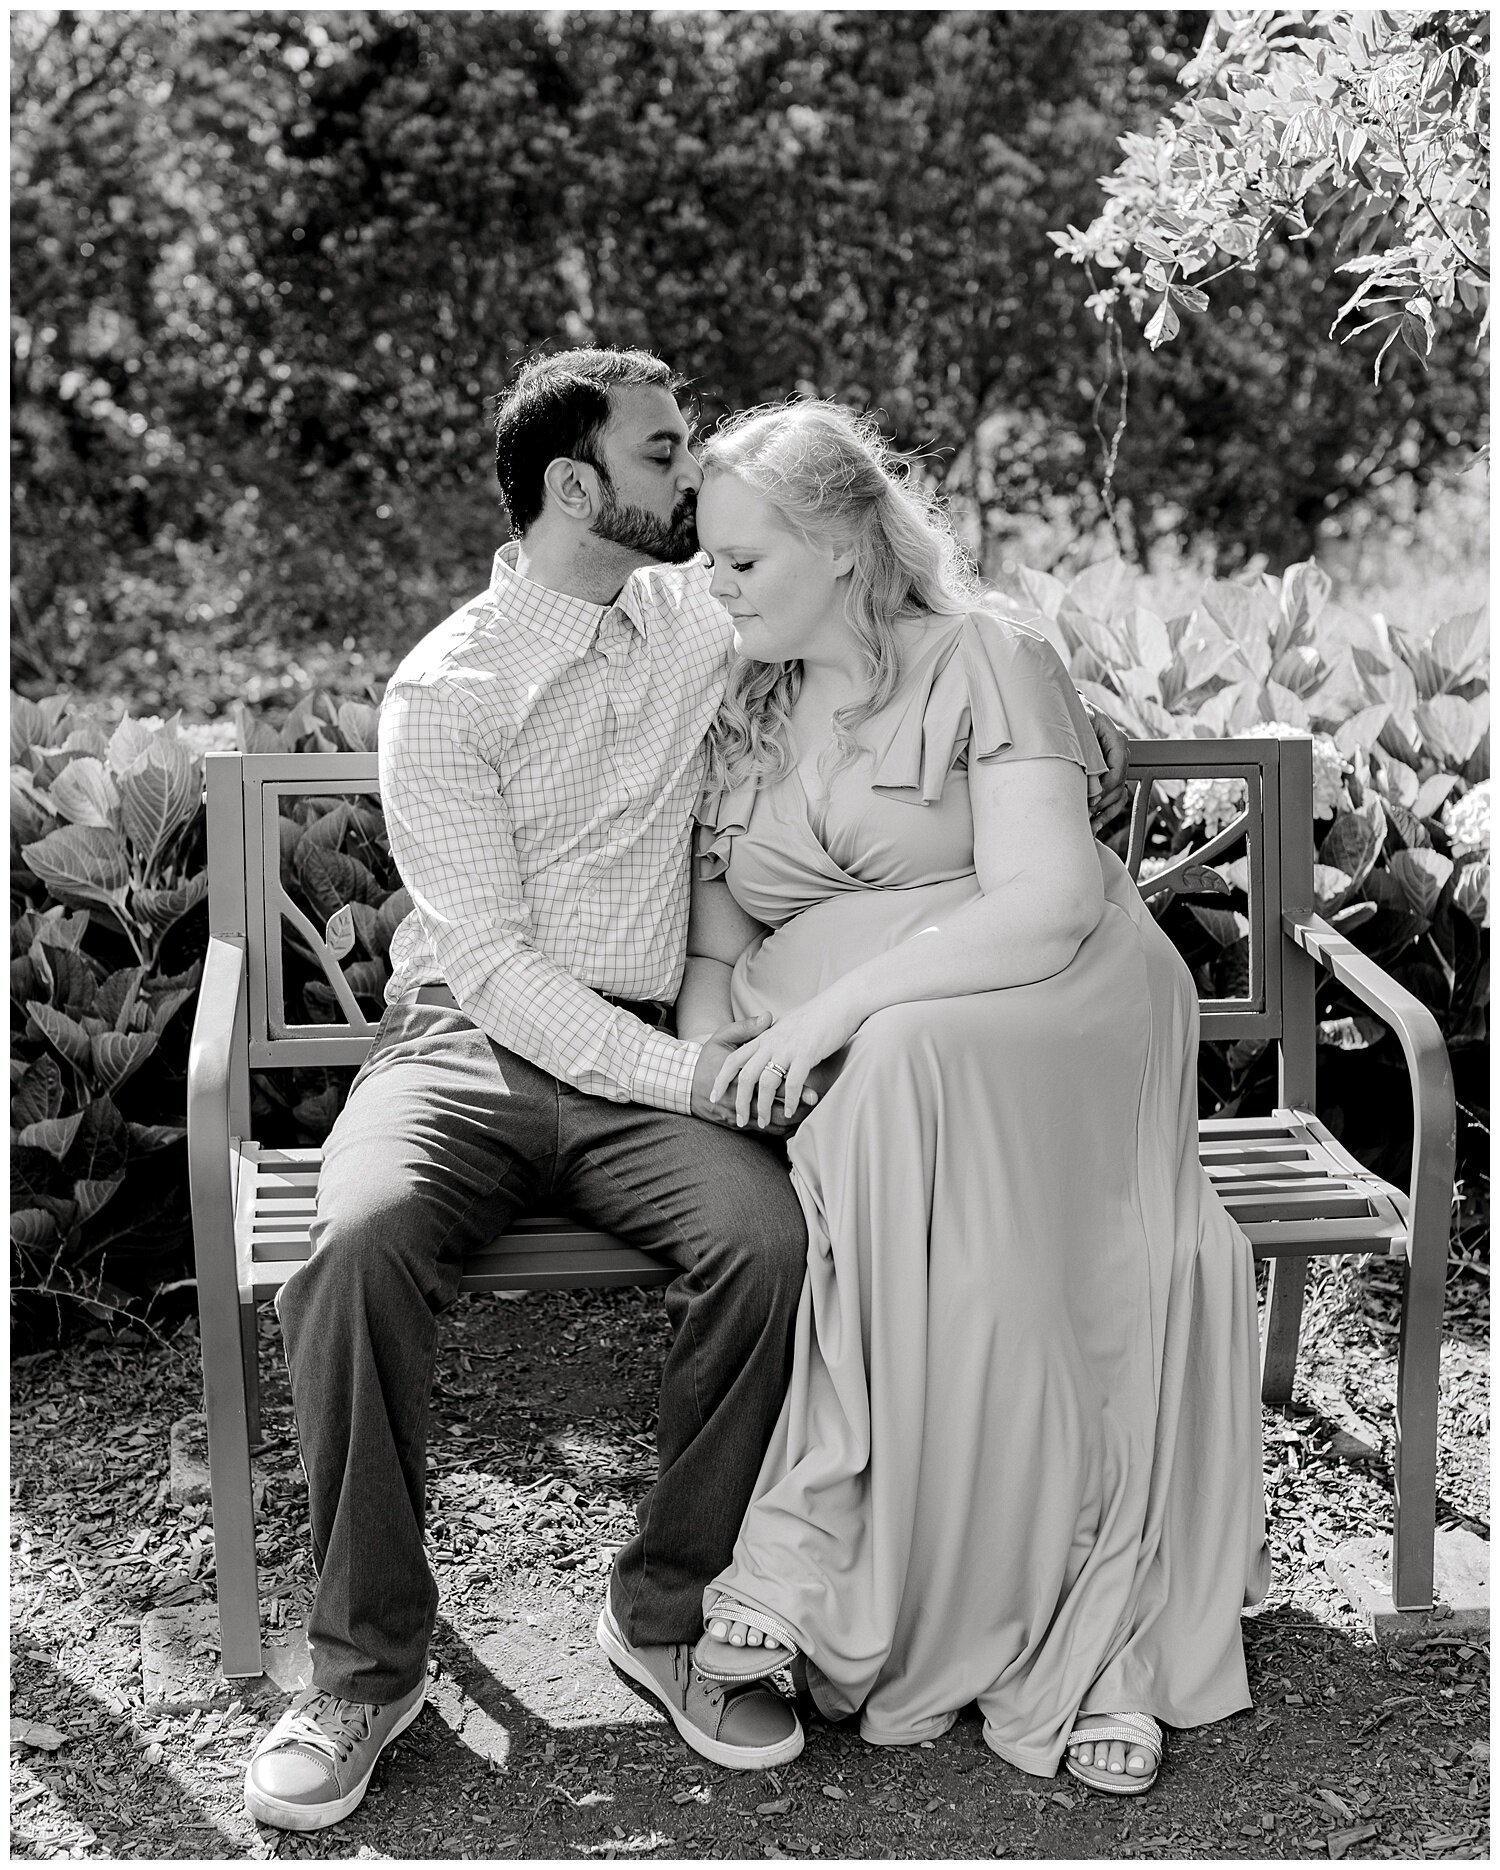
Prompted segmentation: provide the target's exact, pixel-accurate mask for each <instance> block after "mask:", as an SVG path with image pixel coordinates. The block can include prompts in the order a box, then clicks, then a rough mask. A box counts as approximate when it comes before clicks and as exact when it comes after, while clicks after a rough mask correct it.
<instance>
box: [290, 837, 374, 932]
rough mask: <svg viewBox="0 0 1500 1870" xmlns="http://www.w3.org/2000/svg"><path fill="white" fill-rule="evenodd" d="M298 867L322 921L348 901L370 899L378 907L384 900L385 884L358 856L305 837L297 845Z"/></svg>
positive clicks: (305, 891) (301, 880)
mask: <svg viewBox="0 0 1500 1870" xmlns="http://www.w3.org/2000/svg"><path fill="white" fill-rule="evenodd" d="M296 870H297V881H298V882H299V883H300V884H301V885H302V888H303V891H304V893H305V894H306V896H307V900H308V901H309V903H311V905H312V907H313V910H314V912H315V914H316V916H317V919H318V920H319V921H322V922H326V921H327V920H328V918H329V917H330V916H331V915H333V914H334V913H335V912H336V911H337V910H339V909H342V908H343V906H344V904H345V903H349V902H362V903H369V904H370V906H371V907H372V908H377V907H378V906H379V905H380V904H381V903H382V902H383V901H384V900H385V894H386V892H385V888H384V886H383V885H382V884H381V883H379V882H378V881H377V880H376V878H375V876H374V875H373V873H372V872H371V871H370V870H369V869H367V868H366V866H365V865H364V864H362V863H361V862H360V861H359V859H358V858H357V857H350V856H348V855H347V854H346V853H345V852H343V851H328V850H324V849H323V848H322V847H321V846H320V845H318V844H316V843H309V842H308V840H307V839H306V838H304V839H303V840H302V842H301V843H300V844H299V845H298V846H297V854H296Z"/></svg>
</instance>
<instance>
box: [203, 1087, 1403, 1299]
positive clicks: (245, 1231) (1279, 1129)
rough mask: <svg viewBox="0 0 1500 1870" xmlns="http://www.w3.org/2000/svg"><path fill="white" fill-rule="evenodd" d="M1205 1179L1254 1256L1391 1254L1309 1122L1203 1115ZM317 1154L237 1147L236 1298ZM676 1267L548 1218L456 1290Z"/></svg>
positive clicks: (278, 1281) (302, 1228)
mask: <svg viewBox="0 0 1500 1870" xmlns="http://www.w3.org/2000/svg"><path fill="white" fill-rule="evenodd" d="M1198 1135H1199V1147H1200V1152H1201V1155H1202V1160H1203V1166H1204V1168H1205V1169H1206V1171H1207V1173H1208V1178H1209V1180H1210V1181H1211V1182H1212V1183H1213V1185H1214V1187H1215V1188H1216V1189H1217V1190H1218V1192H1219V1195H1220V1197H1221V1198H1222V1200H1223V1202H1224V1205H1225V1207H1226V1208H1227V1209H1228V1211H1229V1213H1230V1214H1231V1215H1232V1216H1233V1217H1234V1219H1235V1220H1236V1221H1238V1222H1239V1224H1240V1226H1241V1227H1242V1228H1243V1229H1244V1230H1245V1233H1246V1235H1247V1237H1248V1238H1249V1241H1250V1244H1251V1246H1252V1247H1254V1249H1255V1251H1256V1255H1257V1257H1259V1258H1262V1259H1267V1258H1274V1257H1275V1256H1276V1255H1278V1254H1284V1253H1285V1254H1324V1253H1380V1254H1391V1253H1401V1252H1403V1251H1404V1250H1405V1245H1406V1233H1407V1223H1406V1213H1405V1210H1406V1197H1405V1195H1403V1194H1402V1193H1401V1191H1400V1190H1399V1189H1396V1188H1393V1187H1392V1186H1391V1185H1390V1183H1388V1182H1383V1181H1381V1180H1380V1178H1379V1177H1378V1176H1374V1175H1371V1174H1370V1172H1369V1170H1367V1169H1365V1168H1362V1167H1361V1166H1360V1164H1359V1163H1358V1162H1357V1161H1356V1160H1355V1159H1354V1157H1353V1156H1351V1155H1350V1154H1349V1152H1348V1151H1347V1150H1346V1149H1345V1148H1344V1147H1343V1146H1342V1144H1340V1143H1339V1141H1338V1140H1337V1138H1336V1137H1334V1136H1333V1135H1332V1134H1331V1133H1330V1132H1329V1131H1328V1130H1327V1129H1326V1128H1325V1126H1324V1125H1323V1124H1321V1123H1319V1121H1318V1120H1317V1118H1316V1117H1313V1116H1310V1115H1309V1114H1308V1113H1307V1112H1306V1111H1292V1110H1278V1111H1273V1112H1272V1114H1271V1115H1270V1116H1269V1117H1229V1118H1208V1119H1206V1120H1205V1121H1204V1122H1202V1123H1201V1124H1200V1125H1199V1127H1198ZM322 1160H323V1152H322V1150H320V1149H266V1148H262V1147H261V1145H260V1144H259V1143H255V1142H248V1143H243V1144H241V1145H240V1148H239V1150H238V1152H237V1159H236V1162H237V1166H236V1173H235V1181H236V1190H235V1248H236V1259H237V1261H238V1263H239V1274H240V1291H241V1294H242V1295H249V1294H253V1296H254V1297H255V1298H257V1299H265V1298H271V1297H273V1296H274V1295H275V1293H276V1292H277V1291H279V1290H280V1288H281V1286H282V1285H284V1284H285V1282H286V1281H287V1280H288V1279H289V1278H290V1277H291V1275H292V1274H293V1273H294V1272H295V1271H296V1269H297V1267H298V1266H299V1265H301V1264H302V1262H303V1261H304V1260H306V1259H307V1258H308V1256H309V1254H310V1252H311V1250H312V1249H311V1246H310V1243H309V1239H308V1232H309V1228H310V1226H311V1223H312V1216H313V1200H314V1194H315V1191H316V1188H317V1181H318V1169H319V1166H320V1164H321V1163H322ZM676 1272H677V1269H676V1267H675V1266H673V1265H670V1264H668V1263H665V1262H664V1261H663V1260H662V1259H661V1258H660V1257H659V1256H658V1255H656V1254H652V1253H646V1252H643V1251H642V1250H641V1249H640V1248H638V1247H631V1246H627V1245H626V1244H625V1243H624V1242H623V1241H620V1240H616V1239H615V1238H614V1236H613V1235H611V1234H605V1233H600V1232H598V1231H597V1230H596V1229H591V1228H587V1227H582V1226H580V1225H579V1223H578V1222H576V1221H571V1220H568V1219H567V1218H566V1217H564V1216H558V1215H534V1216H527V1217H525V1218H522V1219H518V1220H517V1221H516V1223H515V1224H514V1226H513V1227H512V1228H511V1229H510V1230H509V1231H508V1232H507V1233H506V1234H504V1235H503V1236H502V1237H501V1238H500V1239H499V1240H496V1241H494V1242H493V1243H492V1244H491V1245H490V1246H488V1247H486V1248H485V1249H484V1250H483V1252H481V1253H476V1254H473V1255H471V1256H470V1259H469V1261H468V1263H467V1265H466V1267H465V1269H464V1276H463V1280H462V1282H461V1283H462V1289H463V1290H464V1291H468V1292H484V1291H493V1290H494V1289H495V1287H496V1286H497V1284H498V1285H505V1284H509V1285H510V1286H511V1287H512V1288H513V1289H515V1290H517V1291H522V1290H526V1289H529V1288H541V1289H546V1288H555V1287H557V1286H559V1285H561V1284H563V1283H567V1284H570V1285H579V1286H593V1285H599V1286H603V1285H664V1284H666V1283H667V1282H668V1281H669V1280H671V1279H673V1278H675V1276H676Z"/></svg>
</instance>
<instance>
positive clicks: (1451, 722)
mask: <svg viewBox="0 0 1500 1870" xmlns="http://www.w3.org/2000/svg"><path fill="white" fill-rule="evenodd" d="M1483 731H1484V722H1483V720H1482V719H1479V718H1476V716H1475V714H1474V711H1473V710H1472V709H1471V708H1470V706H1469V704H1468V702H1466V701H1462V700H1460V699H1459V697H1458V696H1457V695H1434V696H1433V697H1432V699H1431V701H1424V702H1423V703H1422V705H1421V706H1420V707H1419V708H1418V709H1417V732H1418V733H1419V734H1420V735H1421V736H1422V742H1423V745H1424V746H1425V747H1426V748H1427V751H1428V752H1429V753H1431V754H1433V755H1434V756H1435V757H1436V758H1437V759H1438V760H1439V761H1440V762H1441V763H1442V764H1443V765H1444V766H1450V767H1451V766H1462V765H1463V763H1464V761H1465V760H1466V759H1468V757H1469V755H1470V754H1471V753H1472V752H1473V751H1474V748H1475V746H1476V744H1477V743H1478V740H1479V736H1480V734H1481V733H1483Z"/></svg>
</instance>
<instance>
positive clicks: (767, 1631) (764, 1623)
mask: <svg viewBox="0 0 1500 1870" xmlns="http://www.w3.org/2000/svg"><path fill="white" fill-rule="evenodd" d="M715 1618H722V1619H723V1621H724V1622H725V1623H743V1624H745V1625H746V1626H747V1627H748V1628H750V1629H752V1630H759V1631H760V1633H761V1634H762V1636H769V1637H770V1638H771V1641H770V1642H769V1643H755V1644H752V1643H726V1642H721V1641H720V1640H719V1638H718V1637H716V1636H710V1635H709V1634H708V1631H707V1629H706V1628H705V1630H704V1633H703V1635H702V1636H700V1637H699V1638H698V1641H697V1643H696V1644H695V1645H694V1648H693V1666H694V1668H696V1669H697V1671H698V1673H699V1674H700V1675H702V1676H705V1677H706V1678H707V1679H708V1680H709V1681H711V1682H754V1681H759V1679H760V1678H761V1676H763V1675H774V1674H775V1673H776V1671H777V1670H778V1669H784V1668H785V1667H786V1666H787V1664H788V1663H790V1662H793V1661H795V1660H796V1659H797V1656H798V1650H797V1645H796V1642H795V1641H794V1639H793V1638H792V1636H791V1634H790V1633H789V1632H788V1631H787V1629H786V1628H785V1627H784V1626H783V1625H782V1624H780V1623H778V1622H777V1621H776V1619H775V1618H774V1617H772V1616H768V1615H767V1614H766V1612H765V1611H763V1610H751V1609H749V1608H748V1607H747V1606H746V1605H744V1604H736V1603H735V1602H734V1601H733V1600H732V1599H731V1598H727V1597H721V1598H720V1599H718V1601H717V1602H716V1603H715V1604H714V1606H713V1608H712V1609H711V1610H710V1611H708V1613H707V1614H706V1615H705V1617H704V1619H703V1621H704V1624H705V1625H707V1624H708V1623H710V1622H711V1621H713V1619H715Z"/></svg>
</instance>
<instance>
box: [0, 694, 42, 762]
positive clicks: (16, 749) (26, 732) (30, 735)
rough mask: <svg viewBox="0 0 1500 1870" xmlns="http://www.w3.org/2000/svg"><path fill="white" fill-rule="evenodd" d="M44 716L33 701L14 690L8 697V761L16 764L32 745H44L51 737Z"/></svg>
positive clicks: (23, 757) (22, 758)
mask: <svg viewBox="0 0 1500 1870" xmlns="http://www.w3.org/2000/svg"><path fill="white" fill-rule="evenodd" d="M51 732H52V730H51V728H50V727H49V726H48V725H47V721H46V717H45V716H44V715H43V713H42V711H41V709H40V708H39V707H38V706H37V704H36V703H35V702H34V701H28V700H27V699H26V697H25V696H24V695H18V694H16V693H15V692H14V691H12V693H11V697H10V763H11V765H12V766H18V765H19V764H20V763H21V761H22V760H24V759H25V758H26V755H27V753H28V751H29V750H30V749H31V748H32V747H44V746H46V745H47V743H48V741H49V739H50V738H51Z"/></svg>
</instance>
